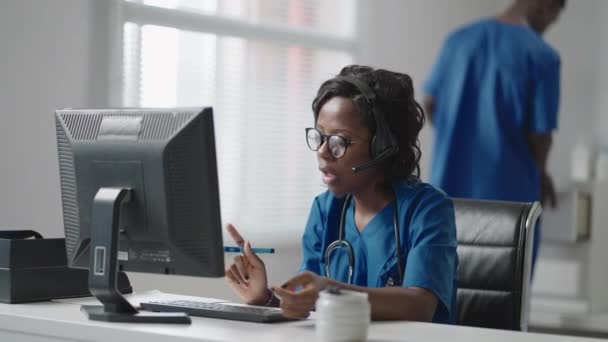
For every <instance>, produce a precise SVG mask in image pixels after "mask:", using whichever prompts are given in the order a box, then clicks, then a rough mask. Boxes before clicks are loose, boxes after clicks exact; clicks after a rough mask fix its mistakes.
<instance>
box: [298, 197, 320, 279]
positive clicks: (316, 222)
mask: <svg viewBox="0 0 608 342" xmlns="http://www.w3.org/2000/svg"><path fill="white" fill-rule="evenodd" d="M322 243H323V215H322V211H321V204H320V202H319V198H318V197H317V198H315V200H314V201H313V203H312V208H311V209H310V214H309V216H308V222H307V223H306V229H305V230H304V235H303V236H302V263H301V264H300V267H298V272H297V273H300V272H302V271H310V272H314V273H316V274H319V275H325V270H321V267H320V264H321V263H320V262H321V258H322V257H323V251H322V250H321V249H322Z"/></svg>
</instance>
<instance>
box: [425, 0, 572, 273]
mask: <svg viewBox="0 0 608 342" xmlns="http://www.w3.org/2000/svg"><path fill="white" fill-rule="evenodd" d="M565 4H566V0H515V1H514V2H513V4H512V5H511V7H510V8H508V9H507V10H506V11H505V12H504V13H502V14H501V15H499V16H498V17H496V18H489V19H483V20H480V21H477V22H474V23H472V24H469V25H466V26H464V27H462V28H459V29H457V30H456V31H454V32H453V33H451V34H450V35H449V36H448V37H447V39H446V40H445V43H444V45H443V48H442V50H441V53H440V55H439V57H438V59H437V61H436V63H435V66H434V68H433V70H432V72H431V74H430V76H429V78H428V80H427V82H426V84H425V91H426V93H427V97H426V98H425V101H424V105H425V111H426V113H427V115H428V118H429V120H430V121H431V123H432V125H433V126H434V128H435V143H434V148H433V157H432V169H431V183H432V184H433V185H435V186H438V187H439V188H441V189H443V190H444V191H445V192H446V193H447V194H448V195H450V196H452V197H464V198H479V199H491V200H505V201H521V202H531V201H537V200H541V201H542V203H543V204H550V205H551V206H553V207H554V206H555V205H556V200H555V192H554V189H553V182H552V179H551V176H550V174H549V172H548V170H547V157H548V154H549V150H550V147H551V142H552V132H553V130H555V129H556V128H557V121H558V118H557V116H558V106H559V96H560V58H559V55H558V54H557V52H556V51H555V50H554V49H553V48H552V47H551V46H549V45H548V44H547V43H546V42H545V41H544V40H543V39H542V34H543V32H544V31H545V30H546V29H547V27H549V25H550V24H552V23H553V22H554V21H555V20H556V19H557V17H558V15H559V14H560V12H561V11H562V10H563V8H564V7H565ZM539 242H540V227H539V226H537V229H536V230H535V238H534V244H533V246H534V247H533V257H532V259H533V263H532V265H533V269H534V264H535V262H536V255H537V251H538V246H539Z"/></svg>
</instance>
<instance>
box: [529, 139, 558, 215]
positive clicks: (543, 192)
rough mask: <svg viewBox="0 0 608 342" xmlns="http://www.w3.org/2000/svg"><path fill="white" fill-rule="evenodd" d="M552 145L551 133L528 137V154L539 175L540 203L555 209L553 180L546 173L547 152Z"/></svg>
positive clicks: (547, 172) (555, 199) (555, 200)
mask: <svg viewBox="0 0 608 342" xmlns="http://www.w3.org/2000/svg"><path fill="white" fill-rule="evenodd" d="M552 143H553V137H552V134H551V133H546V134H535V133H531V134H530V135H529V136H528V144H529V146H530V152H531V153H532V157H533V158H534V161H535V162H536V166H537V167H538V170H539V173H540V199H541V203H543V204H545V203H549V205H551V207H553V208H555V206H556V205H557V198H556V196H555V188H554V187H553V179H552V178H551V175H550V174H549V171H547V159H548V158H549V151H550V150H551V145H552Z"/></svg>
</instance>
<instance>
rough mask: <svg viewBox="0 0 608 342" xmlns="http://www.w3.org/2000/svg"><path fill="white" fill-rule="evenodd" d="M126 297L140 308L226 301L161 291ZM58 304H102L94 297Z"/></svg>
mask: <svg viewBox="0 0 608 342" xmlns="http://www.w3.org/2000/svg"><path fill="white" fill-rule="evenodd" d="M124 297H125V298H126V299H127V300H128V301H129V303H131V305H133V306H135V307H138V306H140V304H141V303H142V302H150V301H164V300H192V301H197V302H205V303H217V302H225V301H226V300H223V299H217V298H206V297H196V296H186V295H180V294H173V293H165V292H162V291H159V290H149V291H144V292H139V293H131V294H126V295H124ZM55 301H56V302H61V303H71V304H78V305H100V302H99V301H98V300H97V299H96V298H94V297H85V298H66V299H56V300H55Z"/></svg>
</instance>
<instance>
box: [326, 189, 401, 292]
mask: <svg viewBox="0 0 608 342" xmlns="http://www.w3.org/2000/svg"><path fill="white" fill-rule="evenodd" d="M351 198H352V195H350V194H348V195H347V196H346V199H345V200H344V206H343V207H342V214H341V215H340V231H339V235H338V240H336V241H334V242H332V243H331V244H329V246H327V249H325V275H326V276H327V277H328V278H331V276H330V274H329V261H330V257H331V254H332V253H333V252H334V251H336V250H337V249H340V248H342V247H346V250H347V252H348V283H349V284H352V281H353V269H354V267H355V251H354V249H353V246H352V245H351V244H350V243H349V242H348V241H346V240H345V239H344V218H345V217H346V211H347V209H348V204H349V203H350V200H351ZM393 205H394V207H395V210H394V211H393V226H394V228H395V245H396V247H395V250H396V253H397V265H398V267H399V283H398V284H402V283H403V272H404V269H403V267H402V265H401V248H399V241H401V239H400V237H399V223H398V219H399V213H398V205H397V200H395V201H394V202H393ZM393 284H394V282H393V281H392V280H391V279H389V281H388V284H387V285H389V286H391V285H393Z"/></svg>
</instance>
